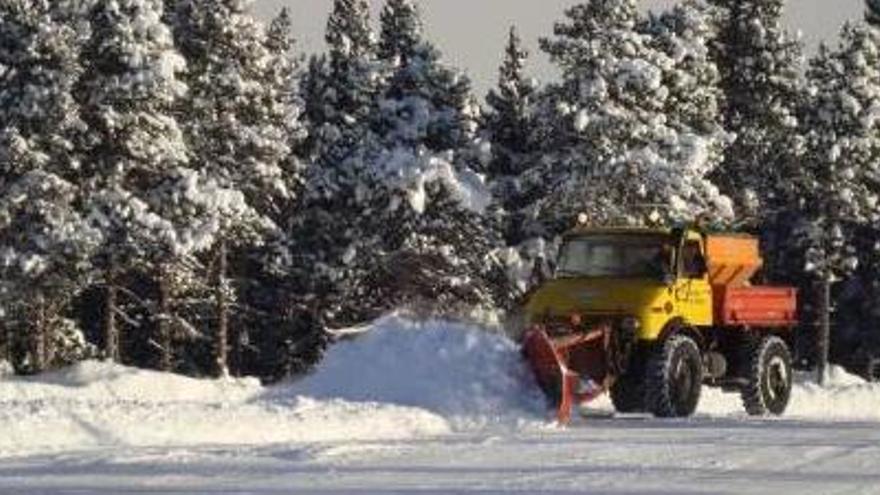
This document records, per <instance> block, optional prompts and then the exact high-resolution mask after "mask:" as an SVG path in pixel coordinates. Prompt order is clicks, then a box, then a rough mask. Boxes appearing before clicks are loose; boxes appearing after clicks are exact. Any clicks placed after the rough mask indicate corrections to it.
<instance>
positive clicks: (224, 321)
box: [214, 238, 229, 376]
mask: <svg viewBox="0 0 880 495" xmlns="http://www.w3.org/2000/svg"><path fill="white" fill-rule="evenodd" d="M226 271H227V252H226V239H223V238H221V239H220V242H219V243H218V244H217V265H216V269H215V272H214V304H215V306H216V311H217V328H216V329H215V332H214V374H215V375H216V376H224V375H226V374H227V373H228V372H229V371H228V370H229V368H228V366H229V363H228V351H227V349H228V343H229V302H228V301H227V300H226Z"/></svg>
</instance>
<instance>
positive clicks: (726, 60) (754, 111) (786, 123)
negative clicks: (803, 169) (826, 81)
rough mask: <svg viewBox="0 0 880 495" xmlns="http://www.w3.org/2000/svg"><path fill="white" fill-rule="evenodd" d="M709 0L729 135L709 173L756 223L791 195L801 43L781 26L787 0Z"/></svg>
mask: <svg viewBox="0 0 880 495" xmlns="http://www.w3.org/2000/svg"><path fill="white" fill-rule="evenodd" d="M711 1H712V2H713V3H714V4H716V5H717V6H718V7H719V9H720V10H719V16H718V21H717V22H718V26H719V27H718V29H719V33H718V37H717V40H716V42H715V43H713V45H712V46H713V58H714V59H715V61H716V63H717V65H718V68H719V71H720V74H721V86H722V88H723V90H724V100H723V102H724V103H723V107H722V113H723V119H724V125H725V128H726V129H727V131H728V132H730V133H732V134H733V135H734V137H735V141H734V142H733V143H732V144H731V145H730V146H729V147H728V149H727V152H726V153H725V156H724V161H723V163H722V164H721V166H720V167H719V168H718V169H717V171H716V173H714V174H713V175H712V179H713V181H714V182H715V183H716V184H718V186H719V187H720V188H721V190H722V192H724V193H725V194H728V195H730V197H731V198H733V199H734V201H735V203H736V206H737V209H738V214H740V215H741V216H743V217H745V219H746V220H749V223H751V224H752V225H756V224H759V223H761V222H762V221H764V220H765V219H766V218H768V217H769V216H771V215H772V214H773V213H774V211H776V210H777V209H779V208H781V207H782V206H783V205H785V204H786V203H787V202H789V201H790V200H791V199H792V197H793V195H796V192H795V191H792V189H791V188H790V187H788V181H787V180H786V178H787V177H788V176H789V175H790V174H791V173H792V168H793V167H796V166H797V165H796V162H797V160H798V158H797V157H798V155H799V153H800V150H801V143H802V140H801V138H800V136H799V131H798V119H797V109H798V107H799V105H800V104H801V100H802V96H803V77H802V65H803V57H802V51H803V47H802V43H801V41H800V40H799V39H798V38H797V37H796V36H795V35H793V34H791V33H789V32H788V31H787V30H786V29H785V28H784V27H783V23H782V14H783V9H784V5H785V0H711Z"/></svg>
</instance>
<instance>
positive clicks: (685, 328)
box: [654, 317, 706, 350]
mask: <svg viewBox="0 0 880 495" xmlns="http://www.w3.org/2000/svg"><path fill="white" fill-rule="evenodd" d="M673 335H686V336H688V337H690V338H691V339H693V341H694V342H696V343H697V346H698V347H699V348H700V350H703V349H705V348H706V339H705V337H704V336H703V334H702V333H701V332H699V331H698V330H697V329H696V328H695V327H694V326H693V325H690V324H688V323H687V322H686V321H685V320H684V319H683V318H681V317H677V318H673V319H671V320H669V322H667V323H666V326H664V327H663V330H662V331H661V332H660V336H659V337H658V338H657V340H656V342H655V343H654V344H655V345H663V344H664V343H665V342H666V341H667V340H669V338H670V337H672V336H673Z"/></svg>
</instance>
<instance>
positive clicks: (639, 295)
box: [525, 229, 713, 341]
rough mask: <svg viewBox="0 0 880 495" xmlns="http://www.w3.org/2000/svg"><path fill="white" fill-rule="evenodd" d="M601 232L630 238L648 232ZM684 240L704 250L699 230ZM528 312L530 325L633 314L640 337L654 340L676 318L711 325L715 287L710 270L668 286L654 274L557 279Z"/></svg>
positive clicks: (540, 290) (541, 290)
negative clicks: (710, 279)
mask: <svg viewBox="0 0 880 495" xmlns="http://www.w3.org/2000/svg"><path fill="white" fill-rule="evenodd" d="M600 232H601V234H602V235H608V234H616V235H622V236H625V235H634V234H638V233H644V232H645V231H637V230H633V231H626V230H617V231H614V230H607V229H606V230H602V231H600ZM684 239H685V241H686V242H691V243H699V246H700V248H701V249H700V250H701V251H702V249H703V247H704V246H703V243H704V241H703V238H702V236H700V235H699V233H697V232H688V233H687V234H686V235H685V237H684ZM679 265H681V262H679ZM677 268H678V269H680V268H681V267H680V266H679V267H677ZM525 313H526V318H527V320H528V323H529V324H537V323H542V322H547V321H559V320H560V319H565V318H569V317H570V316H572V315H575V314H576V315H579V316H581V317H584V318H588V319H589V318H595V317H599V318H601V317H608V318H623V317H633V318H636V319H637V320H638V323H639V329H638V334H637V335H638V338H639V339H640V340H645V341H653V340H657V339H659V338H660V337H661V334H662V333H663V331H664V330H665V329H666V327H667V326H668V324H669V323H670V322H672V321H681V322H684V323H685V324H688V325H690V326H693V327H710V326H712V324H713V298H712V287H711V285H710V283H709V277H708V275H706V274H704V275H702V276H701V277H699V278H689V277H688V276H686V274H683V275H680V276H678V277H676V280H675V282H673V283H671V284H668V285H667V284H666V283H664V282H663V281H661V280H655V279H649V278H611V277H608V278H603V277H595V278H588V277H572V278H556V279H553V280H548V281H547V282H545V283H544V284H543V285H541V287H540V288H538V289H537V290H536V291H535V292H534V293H533V294H532V295H531V296H530V298H529V299H528V301H527V303H526V306H525Z"/></svg>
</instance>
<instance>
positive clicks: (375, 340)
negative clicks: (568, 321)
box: [274, 317, 545, 428]
mask: <svg viewBox="0 0 880 495" xmlns="http://www.w3.org/2000/svg"><path fill="white" fill-rule="evenodd" d="M274 392H275V393H276V394H288V395H289V394H294V395H306V396H310V397H315V398H320V399H344V400H346V401H355V402H364V401H367V402H379V403H391V404H398V405H404V406H411V407H418V408H421V409H426V410H428V411H431V412H434V413H437V414H440V415H442V416H443V417H445V418H447V419H449V420H452V421H453V424H454V426H455V427H456V428H462V427H472V426H475V425H486V424H501V423H506V424H509V423H510V422H513V423H518V422H522V421H528V420H536V421H543V419H544V413H545V405H544V399H543V396H542V395H541V393H540V391H539V390H538V389H537V385H536V384H535V381H534V378H533V377H532V375H531V372H530V371H529V369H528V367H527V366H526V364H525V363H524V362H523V360H522V358H521V357H520V353H519V350H518V349H517V346H516V344H514V343H513V342H511V341H510V340H509V339H507V338H506V337H505V336H503V335H499V334H497V333H489V332H487V331H485V330H483V329H480V328H475V327H473V326H468V325H462V324H454V323H448V322H441V321H427V322H420V323H416V322H410V321H406V320H402V319H400V318H396V317H390V318H384V319H382V320H379V321H377V322H376V323H375V324H374V326H373V327H372V328H371V329H370V330H369V331H368V332H366V333H365V334H363V335H361V336H360V337H358V338H356V339H354V340H351V341H348V342H341V343H338V344H336V345H335V346H334V347H333V348H332V349H331V350H330V352H329V353H328V355H327V356H326V358H325V359H324V361H323V362H322V363H321V366H320V368H319V369H318V370H317V371H316V372H315V373H314V374H312V375H311V376H308V377H306V378H305V379H303V380H301V381H299V382H297V383H294V384H292V385H291V386H290V387H285V388H281V389H278V390H275V391H274Z"/></svg>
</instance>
